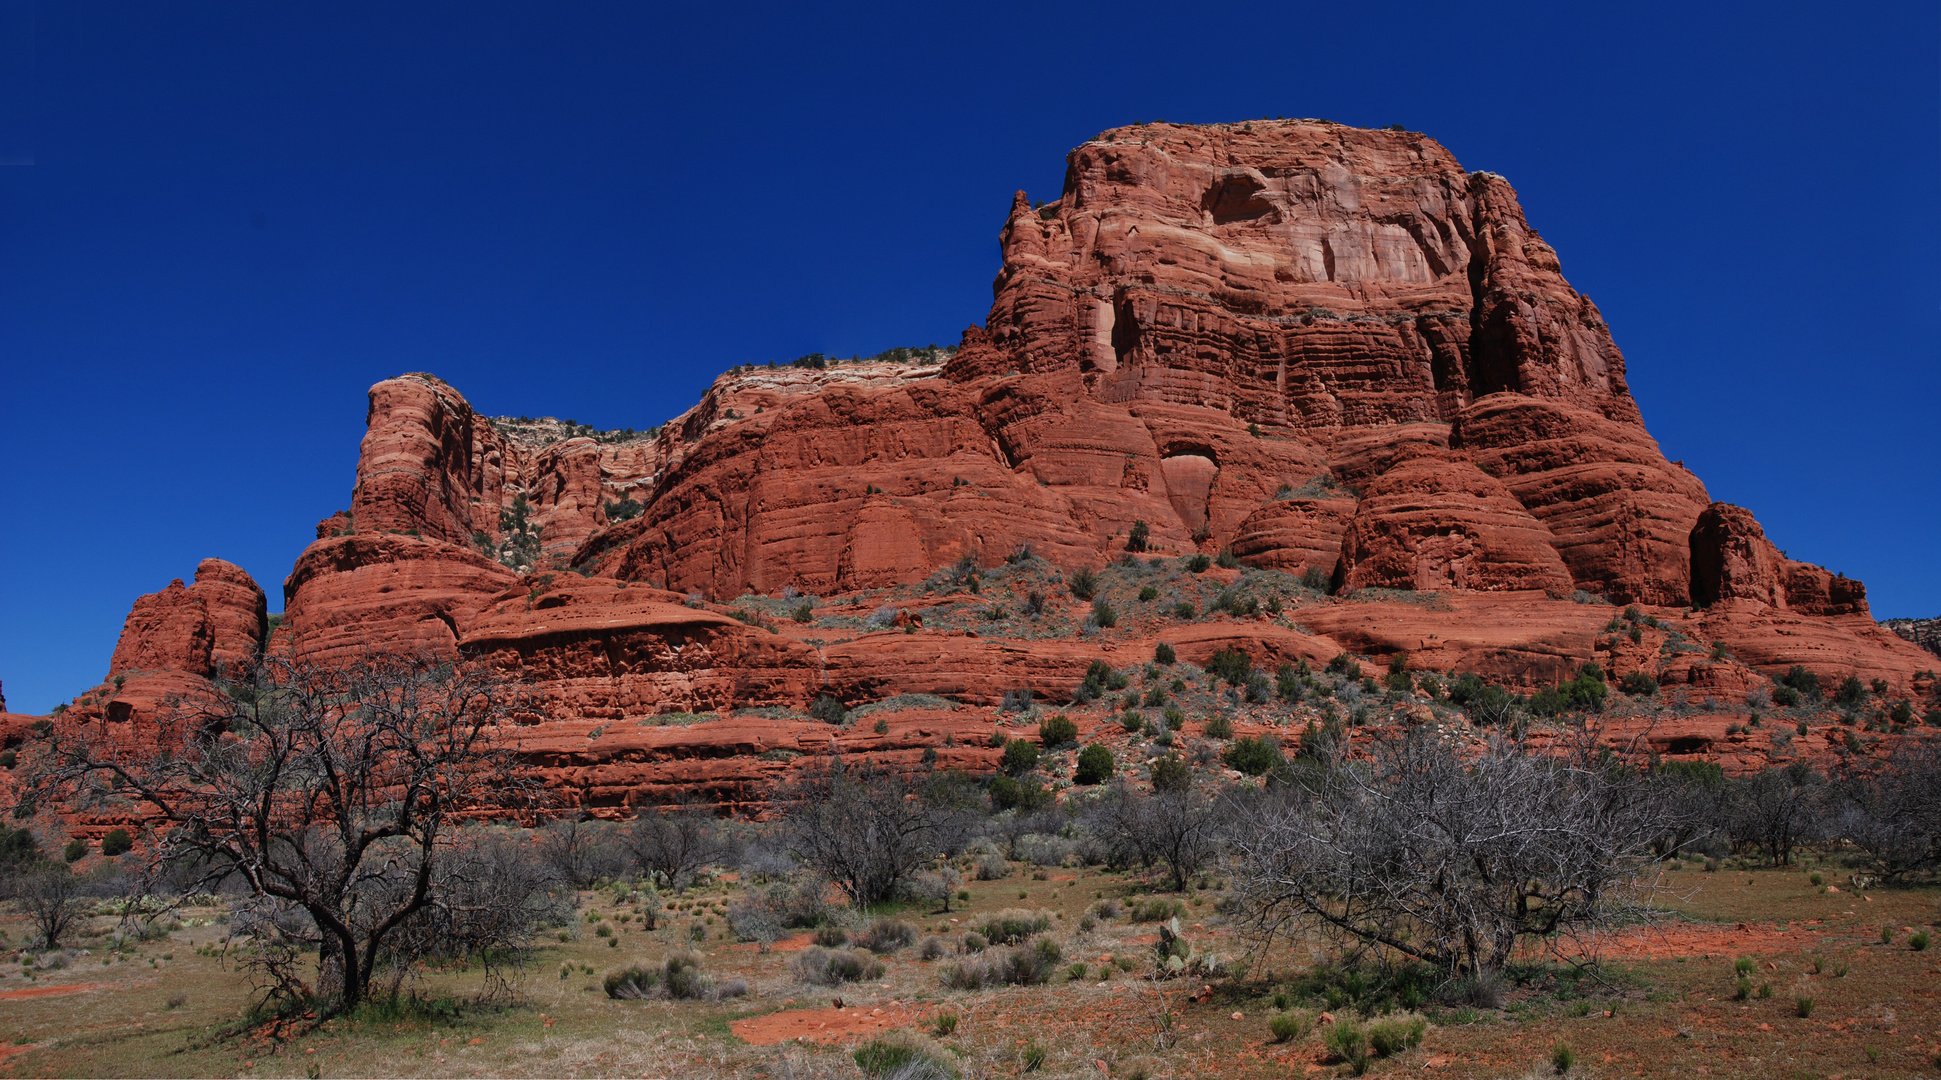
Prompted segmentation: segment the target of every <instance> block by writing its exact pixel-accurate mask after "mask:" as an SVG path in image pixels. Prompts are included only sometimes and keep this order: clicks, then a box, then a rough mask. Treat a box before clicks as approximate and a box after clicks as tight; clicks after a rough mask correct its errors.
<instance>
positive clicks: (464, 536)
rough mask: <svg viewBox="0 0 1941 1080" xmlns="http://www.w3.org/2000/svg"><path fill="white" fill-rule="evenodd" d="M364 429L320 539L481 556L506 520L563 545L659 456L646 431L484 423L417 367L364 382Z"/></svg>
mask: <svg viewBox="0 0 1941 1080" xmlns="http://www.w3.org/2000/svg"><path fill="white" fill-rule="evenodd" d="M366 425H367V431H366V432H365V435H364V441H363V444H362V446H361V447H360V449H359V453H358V462H357V484H356V486H355V487H354V488H353V489H352V492H351V506H350V509H349V510H348V511H346V512H341V513H339V514H337V515H334V516H333V517H332V518H330V519H327V520H326V521H325V522H323V523H322V524H320V525H319V526H318V527H317V538H318V539H320V540H321V539H326V538H329V537H331V536H339V535H348V534H350V533H353V532H361V533H365V534H402V535H407V536H412V537H417V538H421V539H426V540H436V541H440V542H443V543H447V544H453V545H458V546H462V547H475V548H478V549H480V550H482V551H485V552H488V553H491V552H496V551H499V550H500V549H501V548H502V546H503V545H504V543H505V542H506V540H507V539H508V533H509V532H510V531H512V530H513V528H514V527H515V525H516V526H517V527H522V528H524V529H526V530H529V531H530V532H531V533H532V535H533V536H535V537H537V538H539V539H538V543H537V545H536V547H537V548H539V549H541V550H544V549H546V548H550V549H552V550H555V551H570V550H571V549H572V547H573V546H574V545H576V544H578V543H579V542H580V541H582V540H584V539H585V538H586V537H587V536H588V535H590V534H591V533H593V532H594V531H595V530H596V529H599V528H602V527H604V526H606V525H607V524H608V520H607V516H606V511H605V506H606V504H607V503H608V502H614V503H619V502H621V501H622V500H626V499H630V498H633V497H634V496H635V495H638V494H640V493H641V492H642V490H643V487H644V486H645V485H646V484H648V483H649V482H650V481H651V480H652V478H653V476H654V473H655V471H656V469H658V468H659V467H660V464H661V461H660V456H659V454H658V453H656V451H655V446H656V443H655V441H654V440H653V439H652V438H651V437H650V436H649V435H645V434H642V435H638V436H636V435H634V434H633V433H632V432H627V433H625V434H624V435H623V434H621V433H598V434H599V435H600V437H599V438H596V437H594V436H593V435H592V434H586V433H583V431H584V432H590V431H591V429H581V428H580V427H579V426H577V425H572V426H568V425H565V424H561V423H559V422H558V421H553V420H539V421H533V420H522V421H515V420H511V419H509V418H503V417H501V418H496V419H490V418H487V417H483V416H480V415H479V414H477V413H475V412H474V411H473V410H472V406H471V403H470V402H468V401H466V400H465V398H464V396H463V395H461V394H460V393H459V392H458V391H457V390H455V389H453V388H452V387H451V386H450V385H449V384H447V383H446V382H444V380H442V379H439V378H437V377H436V376H432V375H425V374H412V375H404V376H400V377H398V378H395V379H386V380H385V381H383V382H381V383H378V384H377V385H376V386H373V387H371V390H370V407H369V410H368V412H367V414H366ZM636 501H637V500H636Z"/></svg>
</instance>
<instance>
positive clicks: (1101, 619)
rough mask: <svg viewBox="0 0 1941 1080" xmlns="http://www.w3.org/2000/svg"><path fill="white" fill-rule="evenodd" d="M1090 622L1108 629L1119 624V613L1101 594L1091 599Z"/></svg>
mask: <svg viewBox="0 0 1941 1080" xmlns="http://www.w3.org/2000/svg"><path fill="white" fill-rule="evenodd" d="M1092 622H1093V623H1094V624H1096V625H1097V626H1099V627H1100V628H1101V629H1105V630H1110V629H1111V628H1113V627H1115V626H1117V625H1119V613H1118V611H1117V610H1115V609H1114V608H1113V607H1112V605H1111V604H1108V603H1106V602H1105V597H1103V596H1101V597H1099V598H1098V599H1097V600H1094V601H1092Z"/></svg>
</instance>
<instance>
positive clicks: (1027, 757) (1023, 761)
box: [1003, 739, 1038, 776]
mask: <svg viewBox="0 0 1941 1080" xmlns="http://www.w3.org/2000/svg"><path fill="white" fill-rule="evenodd" d="M1003 767H1004V771H1005V772H1007V773H1009V774H1011V775H1012V776H1017V775H1019V774H1021V773H1028V772H1030V771H1031V770H1033V769H1035V768H1037V767H1038V744H1037V743H1034V742H1031V741H1029V740H1027V739H1011V740H1009V741H1008V742H1006V743H1005V744H1004V763H1003Z"/></svg>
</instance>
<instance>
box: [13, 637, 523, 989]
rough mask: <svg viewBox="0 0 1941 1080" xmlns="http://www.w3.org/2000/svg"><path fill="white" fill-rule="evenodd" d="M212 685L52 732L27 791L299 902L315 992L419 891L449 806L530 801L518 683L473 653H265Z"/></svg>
mask: <svg viewBox="0 0 1941 1080" xmlns="http://www.w3.org/2000/svg"><path fill="white" fill-rule="evenodd" d="M223 690H224V693H223V694H222V695H221V696H219V697H217V698H215V699H214V700H209V701H201V702H197V703H192V704H187V705H183V706H182V707H180V708H177V709H174V710H172V711H170V712H168V713H167V714H166V715H164V716H163V717H161V718H160V719H159V720H158V721H157V722H156V723H154V724H153V725H150V724H139V725H137V724H108V723H102V724H99V725H91V726H89V727H87V728H85V729H82V730H76V731H71V732H68V733H66V734H64V735H62V736H61V737H60V738H58V740H57V741H56V742H55V743H54V744H53V745H51V746H50V748H49V752H48V753H46V754H45V755H42V756H41V757H39V758H38V759H37V761H38V764H37V772H36V775H35V790H36V792H37V795H38V797H39V798H40V799H41V801H42V802H45V803H52V802H54V801H56V800H60V801H66V802H68V803H69V804H71V805H75V806H77V807H85V806H88V805H95V806H99V805H103V804H112V805H118V806H121V807H124V808H132V809H133V810H135V811H136V812H137V813H139V814H140V815H142V816H144V817H146V818H148V819H149V820H150V821H152V822H154V823H155V824H156V826H157V832H158V834H159V837H160V842H159V843H158V844H156V845H155V849H156V852H157V857H158V858H160V859H164V860H176V861H178V862H185V863H189V864H193V865H195V866H197V867H199V868H200V883H202V884H205V885H214V884H215V883H217V882H221V881H224V880H228V881H231V882H240V883H241V884H242V885H243V886H244V888H245V889H246V890H247V891H248V892H249V893H250V894H252V895H254V896H257V897H261V898H266V899H267V900H271V901H278V902H281V905H282V906H284V907H289V908H294V909H297V910H299V911H300V912H301V913H302V915H303V917H304V919H306V920H308V922H309V923H311V924H314V931H315V934H316V937H317V947H318V960H317V964H318V972H317V983H316V986H315V987H313V988H312V992H313V993H314V994H315V995H316V996H317V997H318V998H319V999H321V1001H322V1002H323V1003H324V1004H326V1006H328V1007H335V1008H340V1009H348V1008H350V1007H352V1006H355V1005H356V1004H357V1003H358V1002H359V1001H361V1000H363V998H364V997H365V996H366V994H367V992H368V990H369V987H370V979H371V973H372V970H373V968H374V967H375V966H376V965H377V963H378V961H379V959H380V955H381V954H382V953H383V952H384V950H385V948H386V945H387V941H388V939H389V938H390V936H391V935H392V934H393V933H394V932H395V931H397V930H398V928H399V927H401V926H403V925H404V924H406V923H407V922H409V921H411V920H412V919H413V918H414V917H417V916H418V915H419V913H420V912H421V911H422V910H423V909H424V908H425V907H426V906H427V905H429V904H431V903H432V902H433V886H434V883H435V881H436V880H437V878H438V873H437V871H438V863H439V860H440V858H441V857H442V856H444V855H445V854H446V853H447V852H448V851H449V850H450V849H449V846H448V845H446V844H445V843H444V841H445V839H446V837H447V833H448V830H449V829H450V828H451V827H452V826H453V823H454V818H455V816H456V815H458V814H459V813H461V812H463V811H466V810H477V809H481V808H501V809H510V808H513V807H517V806H523V804H524V803H525V802H526V801H527V797H528V795H529V793H530V790H531V789H530V787H529V784H528V782H527V781H525V780H524V779H522V777H521V775H520V774H519V772H518V771H517V770H516V769H515V760H514V757H513V754H514V751H515V747H514V740H515V738H516V731H517V728H516V726H515V725H514V724H513V723H512V720H513V717H514V716H515V714H517V713H520V712H522V711H524V710H526V709H527V708H528V707H529V706H528V697H527V694H526V692H525V691H524V689H523V688H522V687H520V686H518V685H517V684H514V683H511V682H508V681H507V680H505V679H503V678H501V677H500V676H498V675H496V674H494V673H492V672H490V671H487V670H484V669H481V668H476V667H453V666H451V665H449V664H441V663H437V662H434V661H432V660H430V659H426V658H398V657H389V656H371V657H366V658H363V659H361V660H358V661H355V662H349V663H344V664H338V665H332V666H327V667H326V666H321V665H316V664H311V663H306V662H302V661H298V660H289V659H275V658H272V659H268V660H265V661H264V662H263V663H261V664H260V665H258V666H257V667H256V668H255V669H254V670H253V671H251V672H250V673H249V675H248V676H247V677H246V678H243V679H241V680H238V681H237V682H234V683H231V684H226V685H225V686H224V687H223ZM278 917H279V918H284V917H283V916H281V915H279V916H278ZM300 921H301V920H299V922H300ZM284 922H286V923H288V922H290V920H289V919H288V918H284Z"/></svg>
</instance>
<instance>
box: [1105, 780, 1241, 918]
mask: <svg viewBox="0 0 1941 1080" xmlns="http://www.w3.org/2000/svg"><path fill="white" fill-rule="evenodd" d="M1219 801H1220V800H1219V798H1218V797H1217V796H1216V795H1215V794H1213V793H1211V792H1209V791H1207V790H1206V788H1205V787H1204V786H1203V784H1202V782H1201V781H1198V780H1195V779H1191V778H1190V776H1189V778H1188V779H1187V780H1186V781H1185V782H1184V783H1176V784H1171V785H1167V786H1165V787H1163V788H1161V789H1160V790H1158V791H1154V792H1152V793H1151V794H1147V793H1146V792H1143V791H1140V790H1139V789H1138V788H1135V787H1133V786H1132V785H1131V784H1128V783H1126V782H1125V781H1124V780H1116V781H1114V782H1113V784H1112V786H1111V787H1109V788H1107V789H1106V791H1105V792H1104V793H1102V794H1101V795H1100V796H1098V797H1097V798H1096V799H1095V800H1094V801H1093V802H1092V804H1091V806H1090V807H1088V811H1087V813H1086V821H1087V823H1088V825H1089V827H1090V828H1091V829H1093V830H1094V831H1096V832H1097V833H1098V834H1099V835H1100V836H1101V837H1102V838H1104V840H1105V842H1106V845H1107V849H1108V852H1109V853H1111V855H1112V857H1113V860H1114V861H1116V862H1119V863H1122V864H1130V863H1133V862H1136V863H1138V864H1139V865H1140V866H1143V867H1152V866H1156V865H1158V864H1160V863H1164V864H1165V866H1166V871H1167V876H1168V877H1169V878H1170V880H1171V883H1172V886H1173V891H1175V892H1181V891H1184V890H1185V888H1186V886H1187V883H1188V882H1189V881H1191V880H1192V878H1193V875H1194V874H1197V873H1199V872H1200V871H1201V870H1202V869H1205V868H1206V866H1207V865H1208V864H1209V863H1211V861H1212V860H1213V858H1214V856H1215V855H1216V854H1217V853H1218V851H1219V844H1220V840H1221V836H1220V821H1221V817H1222V815H1221V814H1220V812H1219V810H1218V803H1219Z"/></svg>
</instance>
